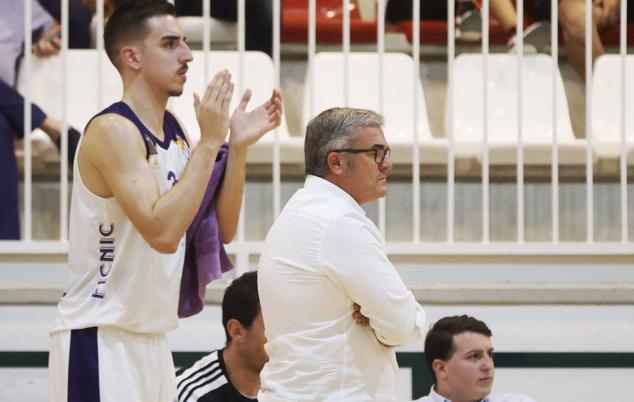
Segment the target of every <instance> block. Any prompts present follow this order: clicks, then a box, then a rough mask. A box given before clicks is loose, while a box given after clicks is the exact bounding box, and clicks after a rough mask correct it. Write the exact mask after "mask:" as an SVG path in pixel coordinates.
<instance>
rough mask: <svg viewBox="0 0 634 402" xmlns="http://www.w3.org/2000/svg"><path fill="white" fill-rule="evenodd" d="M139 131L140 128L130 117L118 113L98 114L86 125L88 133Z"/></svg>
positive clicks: (103, 133)
mask: <svg viewBox="0 0 634 402" xmlns="http://www.w3.org/2000/svg"><path fill="white" fill-rule="evenodd" d="M138 131H139V129H138V128H137V127H136V126H135V125H134V123H133V122H132V121H131V120H130V119H128V118H127V117H125V116H122V115H120V114H117V113H104V114H101V115H99V116H96V117H95V118H93V119H92V120H91V121H90V123H89V124H88V127H86V134H88V135H90V133H95V132H98V133H100V134H101V135H120V134H122V133H123V134H128V133H129V132H138Z"/></svg>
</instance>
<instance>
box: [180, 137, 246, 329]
mask: <svg viewBox="0 0 634 402" xmlns="http://www.w3.org/2000/svg"><path fill="white" fill-rule="evenodd" d="M228 154H229V147H228V145H227V144H226V143H225V144H223V145H222V147H221V148H220V150H219V151H218V156H217V157H216V164H215V165H214V170H213V172H212V173H211V178H210V179H209V184H208V185H207V190H206V191H205V196H204V197H203V201H202V203H201V204H200V209H199V210H198V213H197V214H196V217H195V218H194V220H193V221H192V223H191V225H189V229H187V237H186V248H185V263H184V264H183V276H182V277H181V290H180V297H179V300H178V316H179V317H180V318H185V317H189V316H192V315H194V314H198V313H200V312H201V311H202V309H203V305H204V304H205V289H206V287H207V284H208V283H209V282H211V281H213V280H214V279H218V278H220V277H221V276H222V274H223V273H224V272H227V271H229V270H231V269H233V264H231V261H230V260H229V257H228V256H227V253H226V251H225V247H224V245H223V243H222V239H220V233H218V218H217V217H216V204H215V198H216V190H217V189H218V188H219V186H220V183H221V182H222V178H223V177H224V173H225V167H226V166H227V156H228Z"/></svg>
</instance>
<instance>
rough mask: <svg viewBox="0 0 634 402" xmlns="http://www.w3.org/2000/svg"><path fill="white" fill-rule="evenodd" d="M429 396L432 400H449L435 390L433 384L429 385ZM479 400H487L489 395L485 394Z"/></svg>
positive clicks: (483, 401)
mask: <svg viewBox="0 0 634 402" xmlns="http://www.w3.org/2000/svg"><path fill="white" fill-rule="evenodd" d="M429 396H430V397H431V400H432V402H451V401H450V400H449V399H447V398H445V397H444V396H442V395H440V394H439V393H438V392H436V390H435V389H434V386H433V385H432V387H431V390H430V391H429ZM479 402H489V395H487V396H485V397H484V399H482V400H480V401H479Z"/></svg>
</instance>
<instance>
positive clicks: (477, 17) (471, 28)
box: [456, 9, 482, 42]
mask: <svg viewBox="0 0 634 402" xmlns="http://www.w3.org/2000/svg"><path fill="white" fill-rule="evenodd" d="M456 39H458V40H461V41H464V42H479V41H480V40H481V39H482V15H481V14H480V11H478V10H476V9H473V10H469V11H466V12H464V13H463V14H461V15H460V16H459V17H456Z"/></svg>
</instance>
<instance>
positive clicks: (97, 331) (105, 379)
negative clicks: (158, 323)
mask: <svg viewBox="0 0 634 402" xmlns="http://www.w3.org/2000/svg"><path fill="white" fill-rule="evenodd" d="M48 368H49V374H48V376H49V378H48V380H49V401H50V402H174V401H176V377H175V373H174V361H173V360H172V353H171V352H170V348H169V345H168V343H167V339H166V338H165V335H149V334H139V333H135V332H129V331H126V330H123V329H120V328H115V327H98V328H97V327H92V328H85V329H79V330H72V331H61V332H55V333H53V334H51V350H50V353H49V360H48Z"/></svg>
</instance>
